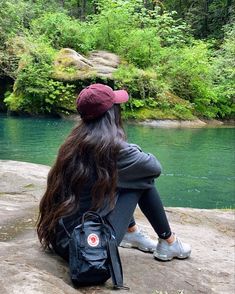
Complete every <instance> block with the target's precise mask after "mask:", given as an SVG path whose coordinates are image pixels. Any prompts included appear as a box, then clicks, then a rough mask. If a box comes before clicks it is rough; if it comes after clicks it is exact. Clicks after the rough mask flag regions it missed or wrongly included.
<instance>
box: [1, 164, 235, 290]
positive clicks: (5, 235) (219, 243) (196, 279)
mask: <svg viewBox="0 0 235 294" xmlns="http://www.w3.org/2000/svg"><path fill="white" fill-rule="evenodd" d="M48 170H49V167H47V166H43V165H38V164H31V163H24V162H15V161H0V183H1V185H0V252H1V254H0V293H4V294H22V293H24V294H48V293H50V294H54V293H56V294H75V293H76V294H78V293H87V294H96V293H100V294H102V293H114V291H112V289H111V283H110V282H107V283H106V285H105V286H102V287H88V288H80V289H74V288H73V286H72V285H71V282H70V280H69V275H68V267H67V264H66V263H65V262H64V261H62V260H61V259H60V258H58V257H56V256H55V255H54V254H52V253H44V252H42V251H41V249H40V246H39V243H38V240H37V237H36V234H35V221H36V218H37V207H38V202H39V199H40V197H41V195H42V194H43V191H44V189H45V184H46V177H47V173H48ZM166 211H167V214H168V217H169V219H170V222H171V225H172V228H173V230H174V231H176V232H177V233H178V235H180V236H181V237H182V239H183V240H184V241H186V242H188V243H190V244H191V245H192V249H193V250H192V256H191V258H189V259H188V260H185V261H180V260H173V261H171V262H158V261H156V260H154V259H153V257H152V255H151V254H146V253H143V252H140V251H138V250H132V249H123V248H121V249H120V254H121V258H122V262H123V268H124V277H125V283H126V284H127V285H128V286H129V287H130V288H131V290H130V291H129V293H133V294H137V293H138V294H139V293H142V294H157V293H164V294H166V293H168V294H171V293H172V294H176V293H183V294H191V293H206V294H209V293H218V294H219V293H220V294H221V293H223V294H229V293H231V294H232V293H234V291H235V285H234V262H235V260H234V235H235V234H234V233H235V232H234V211H231V210H228V211H223V210H203V209H190V208H166ZM136 218H137V220H138V223H139V224H140V225H141V227H142V228H143V229H144V230H146V231H147V232H148V233H149V234H150V235H151V236H152V237H154V232H153V231H152V229H151V227H150V225H149V224H148V222H147V221H146V219H145V218H144V217H143V215H142V214H141V212H140V211H139V210H137V211H136ZM119 293H127V292H126V291H119Z"/></svg>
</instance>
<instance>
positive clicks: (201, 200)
mask: <svg viewBox="0 0 235 294" xmlns="http://www.w3.org/2000/svg"><path fill="white" fill-rule="evenodd" d="M74 124H75V122H74V121H70V120H58V119H45V118H43V119H40V118H19V117H7V116H5V115H1V116H0V159H10V160H18V161H27V162H34V163H40V164H46V165H51V164H52V163H53V161H54V160H55V157H56V154H57V151H58V148H59V146H60V144H61V143H62V142H63V140H64V139H65V138H66V136H67V134H68V133H69V132H70V130H71V128H72V127H73V125H74ZM125 130H126V133H127V136H128V141H129V142H132V143H136V144H138V145H140V146H141V147H142V149H143V150H144V151H146V152H151V153H153V154H154V155H155V156H156V157H157V158H158V159H159V161H160V162H161V164H162V167H163V171H162V174H161V176H160V178H159V179H158V180H157V181H156V186H157V188H158V190H159V192H160V194H161V197H162V199H163V203H164V205H165V206H180V207H195V208H235V181H234V180H235V173H234V170H235V169H234V163H235V158H234V155H235V154H234V142H235V140H234V139H235V128H226V127H217V128H191V129H189V128H185V129H183V128H174V129H171V128H168V129H167V128H152V127H148V126H139V125H134V124H130V123H128V124H126V125H125Z"/></svg>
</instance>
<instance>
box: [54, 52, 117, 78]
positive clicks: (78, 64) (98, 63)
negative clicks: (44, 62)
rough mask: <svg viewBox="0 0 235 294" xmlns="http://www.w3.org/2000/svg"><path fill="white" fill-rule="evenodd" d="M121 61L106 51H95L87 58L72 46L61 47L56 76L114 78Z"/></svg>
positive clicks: (55, 69)
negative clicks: (113, 75)
mask: <svg viewBox="0 0 235 294" xmlns="http://www.w3.org/2000/svg"><path fill="white" fill-rule="evenodd" d="M119 63H120V60H119V57H118V56H117V55H115V54H113V53H110V52H106V51H93V52H91V53H90V55H89V56H88V57H87V58H85V57H84V56H82V55H81V54H79V53H77V52H76V51H75V50H72V49H70V48H63V49H61V50H60V51H59V52H58V54H57V56H56V59H55V61H54V77H55V78H56V79H59V80H63V81H75V80H84V79H89V78H92V77H98V78H99V77H100V78H109V79H112V73H113V72H114V71H115V70H116V69H117V67H118V65H119Z"/></svg>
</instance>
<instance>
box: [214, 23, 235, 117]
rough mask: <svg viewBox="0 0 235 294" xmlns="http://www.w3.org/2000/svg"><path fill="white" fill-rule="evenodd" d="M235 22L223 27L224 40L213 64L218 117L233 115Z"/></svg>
mask: <svg viewBox="0 0 235 294" xmlns="http://www.w3.org/2000/svg"><path fill="white" fill-rule="evenodd" d="M234 56H235V24H232V25H229V26H227V27H226V28H225V40H224V43H223V44H222V46H221V48H220V49H219V50H218V51H217V52H216V54H215V58H214V60H213V61H214V64H213V77H214V83H215V90H216V94H217V97H218V102H217V105H218V115H219V117H222V118H223V117H234V115H235V87H234V80H235V71H234V68H235V59H234Z"/></svg>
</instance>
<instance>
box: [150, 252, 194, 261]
mask: <svg viewBox="0 0 235 294" xmlns="http://www.w3.org/2000/svg"><path fill="white" fill-rule="evenodd" d="M190 254H191V252H189V253H188V254H186V255H179V256H167V255H163V254H158V253H157V252H154V254H153V256H154V258H155V259H157V260H161V261H170V260H172V259H173V258H176V259H186V258H188V257H189V256H190Z"/></svg>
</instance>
